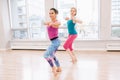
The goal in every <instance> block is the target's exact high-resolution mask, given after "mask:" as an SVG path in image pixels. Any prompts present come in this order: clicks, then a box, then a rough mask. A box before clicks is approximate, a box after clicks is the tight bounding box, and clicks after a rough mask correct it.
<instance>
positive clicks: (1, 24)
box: [0, 0, 11, 50]
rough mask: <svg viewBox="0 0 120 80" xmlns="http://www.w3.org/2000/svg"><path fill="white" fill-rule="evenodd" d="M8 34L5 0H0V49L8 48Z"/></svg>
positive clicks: (8, 26)
mask: <svg viewBox="0 0 120 80" xmlns="http://www.w3.org/2000/svg"><path fill="white" fill-rule="evenodd" d="M10 36H11V35H10V24H9V13H8V4H7V0H0V50H6V49H8V48H10V44H9V41H10Z"/></svg>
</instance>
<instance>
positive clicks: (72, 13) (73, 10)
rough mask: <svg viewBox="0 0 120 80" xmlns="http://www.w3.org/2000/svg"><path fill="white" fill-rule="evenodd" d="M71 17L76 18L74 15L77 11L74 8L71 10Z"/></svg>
mask: <svg viewBox="0 0 120 80" xmlns="http://www.w3.org/2000/svg"><path fill="white" fill-rule="evenodd" d="M70 12H71V16H76V14H77V10H76V8H74V7H73V8H71V11H70Z"/></svg>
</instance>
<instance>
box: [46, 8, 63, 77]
mask: <svg viewBox="0 0 120 80" xmlns="http://www.w3.org/2000/svg"><path fill="white" fill-rule="evenodd" d="M57 14H58V10H56V9H55V8H51V9H50V12H49V17H50V19H51V20H50V21H49V22H45V23H44V24H45V25H46V26H47V32H48V36H49V39H50V41H51V45H49V47H48V48H47V50H46V52H45V53H44V58H45V59H46V60H47V61H48V63H49V64H50V66H51V68H52V71H53V73H54V75H55V76H56V75H57V72H61V67H60V63H59V60H58V59H57V58H56V56H55V52H56V51H57V49H58V47H59V46H60V40H59V39H58V28H59V26H60V22H59V21H58V20H57ZM54 64H55V65H54Z"/></svg>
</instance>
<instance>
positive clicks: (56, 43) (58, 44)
mask: <svg viewBox="0 0 120 80" xmlns="http://www.w3.org/2000/svg"><path fill="white" fill-rule="evenodd" d="M53 44H55V45H54V48H55V51H54V55H53V56H54V57H53V60H54V62H55V65H56V66H57V72H61V68H60V63H59V60H58V59H57V58H56V56H55V53H56V51H57V50H58V47H59V46H60V40H59V39H55V40H54V41H53Z"/></svg>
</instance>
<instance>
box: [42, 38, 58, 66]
mask: <svg viewBox="0 0 120 80" xmlns="http://www.w3.org/2000/svg"><path fill="white" fill-rule="evenodd" d="M59 46H60V40H59V39H58V38H57V39H54V40H51V45H50V46H49V47H48V48H47V50H46V52H45V53H44V58H45V59H46V60H47V61H48V63H49V64H50V66H51V67H53V66H54V63H55V65H56V66H57V67H59V66H60V63H59V61H58V59H57V58H56V56H55V52H56V51H57V49H58V47H59ZM53 61H54V63H53Z"/></svg>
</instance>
